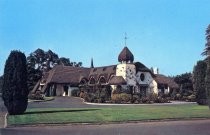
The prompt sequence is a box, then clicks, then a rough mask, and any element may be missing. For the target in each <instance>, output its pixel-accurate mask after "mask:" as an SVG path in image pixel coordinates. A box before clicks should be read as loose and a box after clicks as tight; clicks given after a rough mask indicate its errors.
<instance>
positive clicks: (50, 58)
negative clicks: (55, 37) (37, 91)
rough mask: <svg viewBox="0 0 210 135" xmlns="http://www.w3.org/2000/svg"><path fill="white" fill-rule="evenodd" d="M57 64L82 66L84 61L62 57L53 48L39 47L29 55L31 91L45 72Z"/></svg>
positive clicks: (29, 86)
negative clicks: (43, 48)
mask: <svg viewBox="0 0 210 135" xmlns="http://www.w3.org/2000/svg"><path fill="white" fill-rule="evenodd" d="M55 65H64V66H75V67H81V66H82V62H78V63H77V62H70V60H69V58H65V57H61V58H59V56H58V55H57V54H56V53H54V52H53V51H51V50H48V51H46V52H45V51H44V50H42V49H39V48H38V49H37V50H35V51H34V52H32V53H30V55H29V56H28V57H27V71H28V88H29V90H30V91H31V90H32V89H33V88H34V86H35V85H36V83H37V82H38V80H40V79H41V77H42V75H43V73H44V72H48V71H49V70H50V69H52V68H53V67H54V66H55Z"/></svg>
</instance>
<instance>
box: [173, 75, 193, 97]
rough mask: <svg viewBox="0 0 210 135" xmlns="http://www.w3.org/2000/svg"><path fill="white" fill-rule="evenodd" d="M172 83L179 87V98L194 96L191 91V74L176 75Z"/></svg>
mask: <svg viewBox="0 0 210 135" xmlns="http://www.w3.org/2000/svg"><path fill="white" fill-rule="evenodd" d="M174 81H175V82H176V83H177V84H178V85H179V88H180V90H179V94H180V95H181V98H186V97H187V96H190V95H192V94H195V93H194V91H193V83H192V74H191V73H184V74H181V75H177V76H175V77H174Z"/></svg>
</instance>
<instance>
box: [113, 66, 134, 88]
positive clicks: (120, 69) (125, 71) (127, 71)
mask: <svg viewBox="0 0 210 135" xmlns="http://www.w3.org/2000/svg"><path fill="white" fill-rule="evenodd" d="M116 76H122V77H123V78H124V79H125V80H126V82H127V84H128V85H130V86H136V67H135V65H134V64H128V63H122V64H118V65H117V69H116Z"/></svg>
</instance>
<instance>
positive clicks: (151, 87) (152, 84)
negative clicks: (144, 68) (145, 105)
mask: <svg viewBox="0 0 210 135" xmlns="http://www.w3.org/2000/svg"><path fill="white" fill-rule="evenodd" d="M141 74H144V77H145V78H144V80H141V78H140V76H141ZM136 82H137V83H138V84H140V85H141V84H144V85H148V91H147V92H148V93H156V94H158V88H157V82H156V81H155V80H154V78H153V77H152V75H151V73H150V72H140V71H139V72H137V74H136Z"/></svg>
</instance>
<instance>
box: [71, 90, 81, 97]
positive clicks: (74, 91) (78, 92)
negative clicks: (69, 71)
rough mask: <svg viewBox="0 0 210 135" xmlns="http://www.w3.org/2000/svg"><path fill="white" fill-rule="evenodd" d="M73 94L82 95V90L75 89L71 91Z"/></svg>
mask: <svg viewBox="0 0 210 135" xmlns="http://www.w3.org/2000/svg"><path fill="white" fill-rule="evenodd" d="M71 96H73V97H79V96H80V91H79V90H78V89H74V90H72V91H71Z"/></svg>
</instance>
